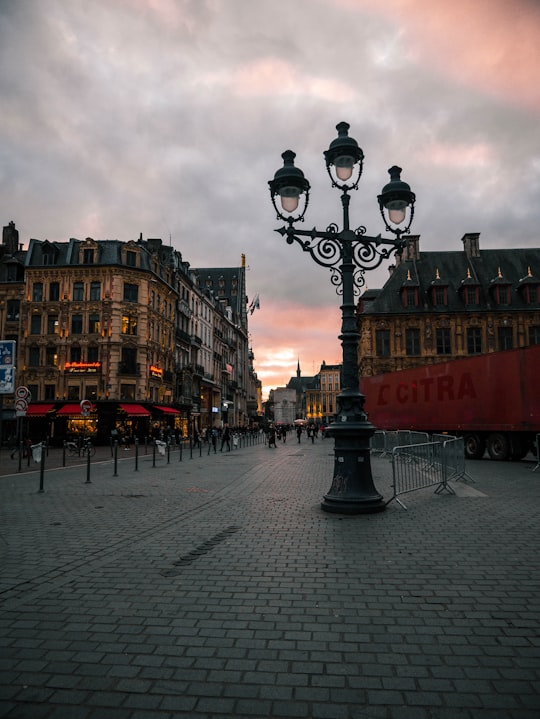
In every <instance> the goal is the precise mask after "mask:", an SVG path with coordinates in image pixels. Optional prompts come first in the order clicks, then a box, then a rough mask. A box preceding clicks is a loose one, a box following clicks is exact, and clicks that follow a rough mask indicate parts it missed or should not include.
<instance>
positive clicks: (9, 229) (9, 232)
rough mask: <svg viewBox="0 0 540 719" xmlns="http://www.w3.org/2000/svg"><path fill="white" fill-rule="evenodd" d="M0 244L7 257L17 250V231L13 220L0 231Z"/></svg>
mask: <svg viewBox="0 0 540 719" xmlns="http://www.w3.org/2000/svg"><path fill="white" fill-rule="evenodd" d="M2 244H3V245H4V246H5V248H6V252H7V254H8V255H14V254H15V253H16V252H17V251H18V250H19V230H17V229H16V227H15V223H14V222H13V220H12V221H11V222H10V223H9V225H7V226H6V227H4V229H3V230H2Z"/></svg>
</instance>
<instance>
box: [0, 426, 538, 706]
mask: <svg viewBox="0 0 540 719" xmlns="http://www.w3.org/2000/svg"><path fill="white" fill-rule="evenodd" d="M331 449H332V445H331V443H330V442H328V441H327V440H325V441H324V442H321V441H319V442H318V443H316V444H314V445H311V444H310V445H305V446H304V445H302V446H301V447H296V446H294V447H293V446H289V445H287V446H285V447H284V446H282V445H281V446H279V447H278V450H277V451H276V452H272V453H268V451H267V448H265V447H264V445H262V446H261V447H252V448H246V449H243V450H242V451H238V452H233V453H230V455H229V454H228V453H227V454H225V455H220V454H217V455H210V457H208V456H206V455H203V456H194V458H193V459H192V460H189V463H188V462H187V461H186V460H183V462H182V463H180V462H178V461H176V462H174V463H171V464H170V465H168V466H167V465H166V464H165V463H162V464H160V465H159V466H157V467H155V468H153V467H152V466H151V458H150V457H147V458H146V459H145V457H144V456H143V457H141V458H140V471H139V472H136V473H135V472H133V466H132V460H130V459H129V458H128V459H122V461H121V462H119V473H118V476H117V477H113V476H112V471H111V462H110V458H109V459H108V460H107V459H105V458H102V461H103V464H101V465H97V464H96V466H95V474H94V475H93V477H92V483H91V484H90V485H85V474H84V470H85V468H84V467H82V468H79V469H77V468H76V467H73V466H72V467H69V468H66V469H62V468H58V469H57V470H55V472H54V474H51V475H50V476H47V477H46V481H45V493H43V494H39V493H37V483H36V474H35V472H33V473H21V474H20V475H18V474H17V475H16V477H14V478H13V477H10V476H8V475H7V469H6V467H4V466H2V463H1V462H0V526H1V527H2V538H3V540H4V541H3V544H2V545H0V559H1V560H2V567H3V569H4V568H5V571H3V573H2V576H0V600H1V601H2V613H1V615H0V646H1V648H2V649H1V651H0V675H1V676H0V682H1V685H0V716H2V717H4V716H5V717H6V719H14V718H15V717H23V719H24V717H25V716H27V717H29V718H30V717H31V719H40V717H42V716H43V718H44V719H55V717H59V718H61V719H67V717H69V719H78V718H79V717H80V718H81V719H107V717H110V718H111V719H143V717H144V719H169V717H170V719H173V717H174V719H177V718H178V717H180V716H186V717H190V718H193V719H202V718H203V717H204V718H205V719H220V718H221V717H229V719H230V717H232V716H246V717H249V718H250V719H259V717H260V718H261V719H262V718H263V717H274V716H275V717H290V718H291V719H292V717H296V716H299V717H305V718H306V719H315V718H316V717H329V718H330V719H341V718H342V717H343V719H368V718H369V719H412V718H413V717H414V719H447V718H448V719H450V718H451V719H533V717H534V719H536V717H537V716H538V714H539V712H540V707H539V696H540V692H539V686H540V656H539V653H540V652H539V650H540V639H539V637H540V632H539V631H538V630H539V623H540V617H539V605H538V600H537V597H538V589H539V586H540V581H539V580H540V577H539V574H540V571H539V567H538V560H537V557H538V550H539V544H540V538H539V536H538V532H537V526H538V515H539V513H540V502H539V499H540V483H538V482H537V481H536V479H537V478H536V477H534V476H533V475H531V473H530V469H531V466H530V464H527V463H526V462H515V463H508V464H506V463H491V462H488V461H482V462H474V463H470V466H468V471H469V473H470V474H472V475H473V476H474V478H475V480H476V483H475V485H474V488H475V489H477V490H479V491H480V492H481V495H479V494H471V493H469V494H468V495H467V493H464V494H460V493H459V491H458V493H457V495H456V496H450V495H448V496H443V495H434V494H433V492H432V491H426V490H422V491H420V492H417V493H411V494H410V495H408V499H407V505H408V510H407V511H404V510H403V509H401V508H400V507H399V506H398V505H397V504H396V503H392V504H390V505H389V506H388V508H387V511H386V512H384V513H381V514H376V515H365V516H357V517H348V516H340V515H328V514H325V513H323V512H321V510H320V507H319V503H320V499H321V497H322V495H323V494H324V493H325V492H326V491H327V490H328V487H329V485H330V478H331V473H332V468H333V458H332V456H331ZM126 454H127V453H126ZM177 459H178V457H177ZM372 465H373V469H374V474H375V481H376V485H377V487H378V489H379V490H380V491H381V492H382V493H383V494H384V495H385V496H388V495H389V493H390V491H391V465H390V464H389V463H388V461H387V460H382V459H380V458H374V459H373V462H372ZM98 467H99V471H98ZM456 489H457V490H459V489H460V488H459V486H457V487H456ZM524 507H526V508H527V511H526V513H524V511H523V509H524ZM230 528H233V529H232V530H231V531H228V530H229V529H230ZM36 543H39V547H40V553H39V556H38V554H37V553H36V551H35V547H36ZM186 558H188V559H189V561H186ZM38 700H39V701H38Z"/></svg>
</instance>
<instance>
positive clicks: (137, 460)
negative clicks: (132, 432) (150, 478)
mask: <svg viewBox="0 0 540 719" xmlns="http://www.w3.org/2000/svg"><path fill="white" fill-rule="evenodd" d="M138 470H139V438H138V437H135V471H136V472H138Z"/></svg>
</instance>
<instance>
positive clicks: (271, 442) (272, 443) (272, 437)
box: [268, 424, 277, 449]
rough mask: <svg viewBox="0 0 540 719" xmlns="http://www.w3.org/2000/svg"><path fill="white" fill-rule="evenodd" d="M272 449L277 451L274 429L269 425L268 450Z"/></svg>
mask: <svg viewBox="0 0 540 719" xmlns="http://www.w3.org/2000/svg"><path fill="white" fill-rule="evenodd" d="M271 447H273V448H274V449H277V445H276V428H275V427H274V425H273V424H271V425H270V428H269V430H268V449H270V448H271Z"/></svg>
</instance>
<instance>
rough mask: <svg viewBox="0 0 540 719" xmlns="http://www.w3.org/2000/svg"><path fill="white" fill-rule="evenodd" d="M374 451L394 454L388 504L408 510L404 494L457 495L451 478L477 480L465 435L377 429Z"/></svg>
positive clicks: (374, 436) (373, 438) (374, 437)
mask: <svg viewBox="0 0 540 719" xmlns="http://www.w3.org/2000/svg"><path fill="white" fill-rule="evenodd" d="M371 451H372V452H373V453H374V454H379V455H380V456H381V457H384V456H388V455H390V457H391V461H392V488H393V495H392V497H391V498H390V499H389V500H388V502H387V504H388V503H389V502H391V501H392V500H393V499H395V500H396V502H398V503H399V504H400V505H401V506H402V507H403V508H404V509H407V507H406V506H405V504H404V502H403V501H402V500H400V499H399V497H400V496H401V495H403V494H407V493H408V492H414V491H416V490H418V489H425V488H426V487H436V489H435V494H439V493H440V492H443V491H446V492H448V493H450V494H455V492H454V490H453V489H452V487H451V486H450V485H449V484H448V482H449V481H450V480H452V481H454V482H458V481H470V482H474V480H473V478H472V477H471V476H470V475H469V474H468V473H467V471H466V468H465V440H464V439H463V437H450V436H448V435H433V436H432V437H430V436H429V435H428V434H427V433H426V432H411V431H408V430H404V431H403V430H401V431H395V432H386V431H381V430H377V431H376V432H375V434H374V435H373V437H372V439H371ZM538 466H540V461H539V463H538Z"/></svg>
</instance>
